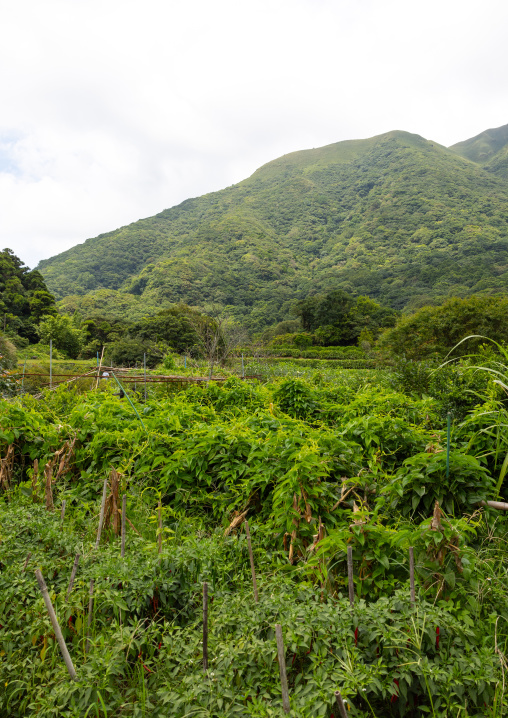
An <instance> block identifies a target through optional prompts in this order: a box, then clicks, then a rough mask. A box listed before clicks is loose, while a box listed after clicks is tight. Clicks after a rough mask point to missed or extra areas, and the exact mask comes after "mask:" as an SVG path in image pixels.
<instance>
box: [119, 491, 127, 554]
mask: <svg viewBox="0 0 508 718" xmlns="http://www.w3.org/2000/svg"><path fill="white" fill-rule="evenodd" d="M126 512H127V494H124V495H123V496H122V548H121V551H120V556H121V557H122V558H123V557H124V556H125V514H126Z"/></svg>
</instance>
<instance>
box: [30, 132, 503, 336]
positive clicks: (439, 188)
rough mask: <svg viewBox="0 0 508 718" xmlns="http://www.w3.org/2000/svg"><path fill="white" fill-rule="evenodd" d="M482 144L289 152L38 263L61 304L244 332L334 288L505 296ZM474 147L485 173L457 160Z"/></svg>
mask: <svg viewBox="0 0 508 718" xmlns="http://www.w3.org/2000/svg"><path fill="white" fill-rule="evenodd" d="M500 129H502V128H500ZM489 132H491V133H492V132H497V131H489ZM484 134H486V133H484ZM480 137H481V135H479V136H478V138H473V140H470V141H466V143H459V144H461V145H462V147H459V150H460V152H459V151H458V149H457V148H458V145H454V147H453V148H450V149H447V148H445V147H443V146H441V145H439V144H437V143H435V142H431V141H428V140H425V139H424V138H422V137H420V136H419V135H414V134H410V133H407V132H402V131H393V132H388V133H386V134H383V135H378V136H376V137H372V138H370V139H366V140H352V141H346V142H339V143H335V144H332V145H328V146H326V147H321V148H318V149H312V150H305V151H301V152H294V153H292V154H288V155H285V156H283V157H280V158H278V159H276V160H274V161H273V162H269V163H268V164H266V165H264V166H263V167H261V168H260V169H258V170H257V171H256V172H255V173H254V174H253V175H252V176H251V177H249V178H248V179H246V180H244V181H243V182H240V183H239V184H235V185H233V186H231V187H228V188H226V189H224V190H221V191H219V192H213V193H210V194H207V195H204V196H202V197H197V198H194V199H188V200H186V201H185V202H182V203H181V204H180V205H178V206H176V207H172V208H171V209H167V210H164V211H163V212H161V213H160V214H157V215H156V216H154V217H150V218H148V219H143V220H140V221H139V222H135V223H133V224H130V225H128V226H126V227H122V228H120V229H118V230H115V231H113V232H109V233H107V234H101V235H99V236H98V237H95V238H93V239H89V240H87V241H86V242H84V243H83V244H80V245H78V246H76V247H73V248H72V249H70V250H68V251H66V252H63V253H62V254H59V255H57V256H56V257H53V258H51V259H48V260H44V261H43V262H41V263H40V264H39V267H38V268H39V270H40V271H41V272H42V274H43V276H44V278H45V280H46V282H47V284H48V287H49V288H50V290H51V291H52V292H53V293H54V294H55V295H56V296H57V297H58V298H64V297H65V300H64V302H63V306H64V307H66V308H68V309H81V310H82V311H84V312H86V313H94V312H95V313H97V312H98V311H99V310H100V311H102V313H105V314H108V313H109V314H115V312H116V313H117V314H123V315H124V316H126V315H128V316H131V317H132V318H137V317H139V316H144V315H146V314H150V313H155V312H156V311H158V310H160V309H161V308H162V307H163V306H164V305H165V304H168V303H171V302H179V301H183V302H186V303H188V304H191V305H193V306H197V307H200V308H205V307H206V306H207V305H209V304H211V303H214V304H218V305H220V306H224V307H227V308H228V312H229V313H231V314H233V315H235V316H237V317H238V318H241V319H242V320H243V321H244V322H245V323H246V325H247V326H249V327H250V328H251V329H253V330H257V329H260V328H262V327H263V326H266V325H267V324H270V323H273V322H275V321H280V320H281V319H284V318H287V317H288V316H290V311H291V307H292V305H293V304H294V302H295V301H296V300H298V299H302V298H304V297H306V296H308V295H310V294H315V293H317V292H321V291H326V290H329V289H332V288H333V289H335V288H341V289H344V290H346V291H348V292H351V293H353V294H366V295H369V296H371V297H373V298H375V299H377V300H378V301H381V302H382V303H385V304H388V305H391V306H393V307H395V308H399V309H402V308H405V307H409V308H411V307H418V306H422V305H423V304H426V303H435V302H436V301H439V300H440V299H442V298H444V297H447V296H451V295H457V296H466V295H469V294H473V293H484V294H489V293H495V292H504V291H506V289H507V288H508V261H507V250H508V212H507V209H508V181H507V179H506V178H505V177H504V175H503V173H502V172H499V176H497V175H496V173H495V172H494V171H493V166H492V167H491V166H490V165H489V167H487V165H488V164H489V163H491V162H493V161H494V160H495V159H496V158H497V160H498V161H499V159H500V158H501V157H502V153H503V152H504V151H505V150H506V147H507V146H506V144H505V145H504V146H503V144H502V140H501V138H500V137H501V135H500V133H499V134H496V135H492V136H491V135H489V137H490V140H489V139H488V138H483V139H482V140H480V139H479V138H480ZM468 142H469V143H472V144H468ZM482 143H483V145H485V146H487V147H488V148H490V150H489V151H490V155H489V157H485V162H484V164H483V165H482V164H480V163H479V162H477V161H476V160H474V161H472V160H471V159H470V158H469V157H465V156H461V154H464V153H469V154H472V156H479V155H480V154H481V155H482V158H483V155H484V151H483V150H482V151H481V152H480V150H479V149H478V148H479V147H480V145H482ZM489 143H490V144H489ZM475 148H476V149H475ZM486 152H487V150H485V153H486ZM475 153H476V154H475ZM482 162H483V160H482ZM117 307H118V308H117Z"/></svg>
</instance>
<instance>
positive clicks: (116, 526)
mask: <svg viewBox="0 0 508 718" xmlns="http://www.w3.org/2000/svg"><path fill="white" fill-rule="evenodd" d="M109 478H110V483H111V497H112V504H113V507H112V514H113V531H114V534H115V536H118V534H119V533H120V517H119V516H118V479H119V474H118V471H117V470H116V469H111V474H110V477H109Z"/></svg>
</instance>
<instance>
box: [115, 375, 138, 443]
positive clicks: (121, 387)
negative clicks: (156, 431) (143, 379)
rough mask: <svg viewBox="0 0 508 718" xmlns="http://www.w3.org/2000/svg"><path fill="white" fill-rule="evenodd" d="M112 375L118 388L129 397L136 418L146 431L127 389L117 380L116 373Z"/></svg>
mask: <svg viewBox="0 0 508 718" xmlns="http://www.w3.org/2000/svg"><path fill="white" fill-rule="evenodd" d="M111 374H112V376H113V379H114V380H115V381H116V383H117V384H118V386H119V387H120V389H121V390H122V391H123V393H124V394H125V396H126V397H127V401H128V402H129V404H130V405H131V406H132V408H133V409H134V411H135V412H136V416H137V417H138V419H139V421H140V422H141V426H142V427H143V429H144V430H145V431H146V426H145V425H144V424H143V419H142V418H141V417H140V415H139V414H138V410H137V409H136V407H135V406H134V404H133V403H132V401H131V398H130V396H129V395H128V394H127V392H126V391H125V389H124V388H123V386H122V385H121V384H120V382H119V381H118V379H117V377H116V375H115V373H114V372H111Z"/></svg>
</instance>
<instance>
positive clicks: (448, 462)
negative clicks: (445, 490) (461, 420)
mask: <svg viewBox="0 0 508 718" xmlns="http://www.w3.org/2000/svg"><path fill="white" fill-rule="evenodd" d="M450 428H451V416H450V413H448V414H447V415H446V478H448V477H449V476H450Z"/></svg>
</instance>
